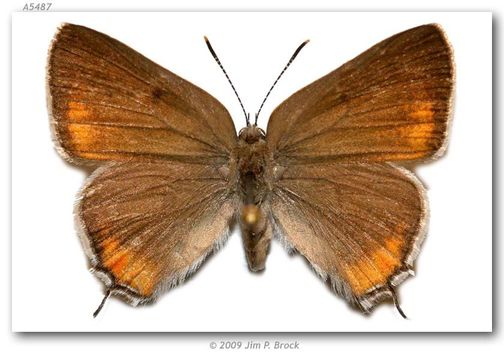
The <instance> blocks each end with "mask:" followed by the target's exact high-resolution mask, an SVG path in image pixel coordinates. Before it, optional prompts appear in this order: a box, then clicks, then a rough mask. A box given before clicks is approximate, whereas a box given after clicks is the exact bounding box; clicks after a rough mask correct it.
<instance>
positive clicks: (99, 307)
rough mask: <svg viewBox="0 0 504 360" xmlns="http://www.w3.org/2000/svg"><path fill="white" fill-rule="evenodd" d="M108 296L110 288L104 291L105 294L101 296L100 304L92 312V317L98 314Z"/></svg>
mask: <svg viewBox="0 0 504 360" xmlns="http://www.w3.org/2000/svg"><path fill="white" fill-rule="evenodd" d="M109 296H110V289H108V290H107V292H106V293H105V296H104V297H103V300H102V301H101V303H100V305H99V306H98V308H97V309H96V310H95V312H94V313H93V317H94V318H95V317H96V316H98V314H99V313H100V311H101V309H102V308H103V305H105V301H107V299H108V298H109Z"/></svg>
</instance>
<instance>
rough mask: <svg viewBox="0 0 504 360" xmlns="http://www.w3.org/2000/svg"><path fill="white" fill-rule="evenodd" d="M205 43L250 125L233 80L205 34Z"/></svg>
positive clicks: (248, 116) (248, 123)
mask: <svg viewBox="0 0 504 360" xmlns="http://www.w3.org/2000/svg"><path fill="white" fill-rule="evenodd" d="M205 43H206V45H207V47H208V50H210V54H212V56H213V58H214V59H215V61H216V62H217V64H219V66H220V68H221V70H222V72H223V73H224V75H225V76H226V79H227V80H228V81H229V84H230V85H231V87H232V88H233V91H234V93H235V95H236V97H237V98H238V101H239V102H240V106H241V108H242V110H243V114H244V115H245V121H247V126H250V114H247V112H246V111H245V107H244V106H243V103H242V101H241V99H240V96H239V95H238V92H237V91H236V89H235V87H234V85H233V82H232V81H231V79H230V78H229V76H228V74H227V72H226V70H224V66H222V63H221V62H220V60H219V57H218V56H217V54H216V53H215V51H214V49H213V47H212V45H211V44H210V40H208V38H207V37H206V36H205Z"/></svg>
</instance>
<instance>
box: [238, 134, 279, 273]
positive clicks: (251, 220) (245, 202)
mask: <svg viewBox="0 0 504 360" xmlns="http://www.w3.org/2000/svg"><path fill="white" fill-rule="evenodd" d="M267 154H268V148H267V144H266V136H265V133H264V131H263V130H262V129H260V128H258V127H257V126H248V127H246V128H243V129H242V130H241V131H240V133H239V136H238V146H237V153H236V155H237V156H236V159H237V170H238V177H239V180H238V187H239V189H238V191H239V193H240V198H241V209H240V215H241V216H240V226H241V229H242V233H243V241H244V247H245V253H246V255H247V261H248V265H249V268H250V270H252V271H259V270H262V269H264V264H265V262H266V256H267V252H268V248H269V243H270V240H271V226H270V224H269V219H268V216H267V215H266V212H267V211H266V209H265V207H266V206H265V199H266V196H267V192H268V189H269V186H268V185H269V184H268V182H269V181H268V178H269V176H268V173H267V171H268V169H270V168H271V167H270V166H269V163H268V162H269V157H268V156H267Z"/></svg>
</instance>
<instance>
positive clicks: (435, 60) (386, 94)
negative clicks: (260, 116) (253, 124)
mask: <svg viewBox="0 0 504 360" xmlns="http://www.w3.org/2000/svg"><path fill="white" fill-rule="evenodd" d="M453 76H454V69H453V64H452V54H451V49H450V46H449V44H448V42H447V40H446V38H445V36H444V34H443V31H442V30H441V29H440V27H439V26H437V25H424V26H420V27H417V28H414V29H411V30H407V31H405V32H402V33H400V34H397V35H394V36H392V37H390V38H388V39H386V40H384V41H382V42H380V43H378V44H377V45H375V46H373V47H372V48H370V49H369V50H367V51H365V52H364V53H362V54H361V55H359V56H357V57H356V58H355V59H353V60H351V61H349V62H348V63H346V64H344V65H343V66H341V67H340V68H338V69H337V70H335V71H333V72H331V73H329V74H328V75H326V76H324V77H322V78H321V79H319V80H317V81H315V82H314V83H312V84H310V85H308V86H307V87H305V88H303V89H301V90H300V91H298V92H297V93H295V94H294V95H292V96H291V97H290V98H288V99H287V100H286V101H285V102H283V103H282V104H281V105H280V106H279V107H278V108H277V109H275V111H274V112H273V114H272V116H271V119H270V121H269V124H268V131H267V140H268V143H269V146H270V148H271V150H272V151H273V153H274V156H275V158H276V160H277V161H278V162H280V163H284V164H288V163H310V162H314V161H346V160H352V161H407V160H419V159H427V158H429V157H432V156H433V155H435V154H440V152H441V151H442V150H443V149H444V143H445V140H446V129H447V122H448V117H449V112H450V105H451V98H452V92H453V91H452V90H453Z"/></svg>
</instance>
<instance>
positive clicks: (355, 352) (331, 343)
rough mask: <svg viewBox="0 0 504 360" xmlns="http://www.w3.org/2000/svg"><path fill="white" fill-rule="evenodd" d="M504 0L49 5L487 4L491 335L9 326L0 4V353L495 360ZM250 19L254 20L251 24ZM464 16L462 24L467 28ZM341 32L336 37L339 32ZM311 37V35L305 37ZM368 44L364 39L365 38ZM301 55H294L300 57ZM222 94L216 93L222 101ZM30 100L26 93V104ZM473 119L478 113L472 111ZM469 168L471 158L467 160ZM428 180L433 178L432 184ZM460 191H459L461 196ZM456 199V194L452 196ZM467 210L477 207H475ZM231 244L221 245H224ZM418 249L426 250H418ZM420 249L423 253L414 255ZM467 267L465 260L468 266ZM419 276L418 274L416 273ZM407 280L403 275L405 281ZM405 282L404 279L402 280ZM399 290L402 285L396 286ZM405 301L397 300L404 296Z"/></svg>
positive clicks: (6, 21)
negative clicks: (236, 343) (490, 37)
mask: <svg viewBox="0 0 504 360" xmlns="http://www.w3.org/2000/svg"><path fill="white" fill-rule="evenodd" d="M503 4H504V3H503V2H502V1H501V0H480V1H478V2H476V3H475V2H473V1H467V0H460V1H457V2H452V1H449V0H448V1H446V0H424V1H422V2H421V3H418V2H404V1H401V0H382V1H380V2H379V4H378V3H377V2H376V1H373V0H354V1H352V2H338V3H335V2H334V1H330V0H329V1H327V0H310V1H308V2H307V1H303V0H290V1H288V2H285V3H283V2H282V1H281V0H278V1H274V0H254V1H250V2H247V1H243V2H239V3H237V2H236V1H233V0H213V1H212V4H211V5H210V4H209V3H208V1H206V0H187V1H185V2H183V3H180V4H171V3H170V4H166V2H165V1H163V0H143V1H142V2H141V3H137V2H120V4H117V3H116V2H114V1H109V0H88V1H86V2H79V1H73V2H62V1H61V2H59V3H58V4H57V5H55V7H54V8H55V10H59V11H61V10H76V11H80V10H90V9H95V10H123V11H124V10H130V11H131V10H146V9H151V10H156V11H167V10H181V9H182V10H183V9H185V10H193V9H200V10H229V9H237V10H255V9H256V10H279V9H285V10H290V11H296V10H297V11H299V10H322V11H328V10H334V11H348V10H356V11H362V10H371V11H384V10H388V11H397V10H400V9H403V10H411V11H421V10H444V11H446V10H463V11H468V10H491V11H493V22H494V25H493V32H494V42H493V45H494V55H493V56H494V64H495V67H494V69H495V72H494V74H493V77H494V90H495V92H494V99H495V100H496V101H495V102H494V119H495V122H494V156H495V157H494V159H495V162H494V164H495V168H494V182H495V184H496V191H495V192H494V194H493V197H494V211H495V212H494V216H495V218H494V219H495V221H494V226H495V227H494V237H495V240H494V260H496V261H494V263H493V268H494V289H493V297H494V305H493V306H494V310H495V311H494V313H493V325H494V327H493V333H491V334H457V333H454V334H444V335H442V334H430V335H429V334H403V335H401V334H381V335H379V334H346V335H345V334H341V333H339V334H312V335H308V334H306V333H305V334H251V333H246V334H230V333H226V334H224V333H220V334H179V335H176V334H160V335H159V334H158V335H156V334H143V335H142V334H131V335H127V334H109V335H107V336H105V335H104V334H96V335H93V334H70V335H65V334H61V333H60V334H48V335H43V334H31V335H27V334H20V333H12V332H11V326H12V313H11V305H12V302H11V296H10V295H11V292H12V289H11V284H12V282H11V275H12V270H11V264H12V259H11V242H10V241H8V240H9V239H10V238H11V235H12V228H11V176H10V175H11V164H12V163H11V153H12V150H11V143H12V141H11V122H10V121H8V119H10V118H11V115H12V114H11V113H12V111H11V98H12V96H11V81H10V80H11V78H12V75H11V74H12V72H11V50H12V47H11V45H12V44H11V32H12V31H11V14H12V12H14V11H20V10H21V8H22V6H23V5H24V2H22V1H21V2H20V1H19V0H7V1H3V2H1V3H0V10H1V12H0V16H1V17H2V20H3V21H2V24H3V26H2V27H0V29H1V30H0V31H1V36H0V46H1V48H2V49H3V51H2V54H3V56H1V57H0V59H1V60H2V69H3V77H2V78H3V79H4V81H3V82H2V83H1V84H2V86H0V92H1V95H2V96H0V101H1V104H0V105H1V106H0V109H2V110H3V118H4V119H5V120H4V121H0V126H1V128H0V134H1V135H0V136H2V141H0V144H1V145H0V146H2V151H1V155H2V156H1V157H0V165H1V168H2V170H3V171H2V173H4V174H5V176H4V177H0V181H1V184H2V185H3V186H2V189H3V193H2V199H6V200H5V201H3V202H2V204H3V206H0V215H1V216H0V220H1V221H2V223H1V224H0V228H1V229H4V233H3V234H4V237H3V238H4V241H0V244H1V245H2V246H3V247H2V248H0V253H1V254H3V256H4V258H3V260H4V261H3V262H2V263H3V269H4V271H3V272H2V275H3V276H0V285H1V286H2V289H4V291H3V294H4V296H1V297H0V305H1V308H2V309H3V310H2V311H0V323H1V324H3V329H2V331H1V332H0V339H1V343H2V356H3V357H6V358H9V359H33V358H37V359H68V358H72V359H88V358H89V357H95V358H112V357H114V358H117V357H120V358H121V359H137V358H138V357H147V356H155V357H157V358H158V357H166V358H181V357H184V358H188V357H190V356H194V357H196V356H198V357H200V358H201V357H204V358H209V359H214V358H215V359H217V358H218V359H235V358H236V357H237V356H239V357H240V358H244V359H251V358H253V359H257V357H258V356H260V357H264V358H273V357H275V358H277V357H279V356H280V357H289V359H305V358H306V357H308V356H316V358H331V359H335V358H336V359H338V358H357V359H364V358H373V359H391V358H398V357H401V358H403V357H407V358H408V359H422V360H424V359H426V358H436V357H441V356H444V357H446V356H449V357H451V358H456V359H462V360H464V359H474V358H485V359H500V358H501V357H502V353H503V352H504V336H503V331H502V321H503V320H504V318H503V314H502V311H501V308H502V275H503V274H502V269H503V268H502V266H501V265H500V262H501V259H502V256H503V255H504V254H503V249H504V248H503V247H502V245H499V242H500V241H501V239H499V235H500V234H502V232H501V227H500V226H499V224H501V223H502V221H503V220H504V219H503V218H502V214H501V212H500V211H499V209H500V206H502V202H503V196H502V191H498V190H499V187H498V181H500V180H499V179H502V175H501V171H500V170H501V169H502V165H503V163H502V146H500V145H499V144H500V142H501V140H500V139H502V137H503V135H504V134H503V127H502V126H499V121H498V118H499V115H500V114H501V111H500V106H499V103H500V102H502V96H501V94H500V91H499V90H500V89H501V87H502V83H503V81H502V80H503V79H502V76H503V75H502V71H499V69H500V66H499V64H498V60H500V61H501V62H502V58H501V51H500V49H501V48H502V14H503ZM251 26H254V25H251ZM471 26H472V24H471V23H468V24H467V27H468V28H470V27H471ZM345 35H346V33H344V34H342V35H341V36H338V38H342V37H344V36H345ZM312 40H313V39H312ZM366 46H368V45H366ZM299 60H300V59H299ZM222 100H223V99H221V101H222ZM29 104H30V100H29V99H28V100H27V105H29ZM475 119H478V117H476V118H475ZM467 166H468V173H469V172H470V167H471V164H468V165H467ZM431 185H432V184H431ZM463 197H464V194H462V195H459V198H460V199H463ZM456 204H457V205H459V204H460V206H463V200H460V201H459V202H457V203H456ZM471 211H473V212H477V211H478V209H472V210H471ZM229 245H230V244H228V246H229ZM424 253H425V249H424ZM423 256H424V255H423V254H422V255H421V257H423ZM468 266H470V265H468ZM418 279H419V278H417V280H418ZM413 282H414V280H412V281H410V284H412V283H413ZM404 286H405V287H406V286H409V285H407V284H405V285H404ZM463 288H464V289H468V288H470V289H472V290H473V291H476V292H477V291H478V288H477V286H476V285H472V284H469V283H468V284H466V286H464V287H463ZM401 292H404V290H401ZM403 302H404V299H403ZM468 312H470V310H468V309H466V310H464V311H463V312H462V313H461V314H460V316H459V318H458V323H463V322H464V318H465V316H466V314H467V313H468ZM229 339H231V340H242V341H247V340H265V339H267V340H274V339H283V340H299V341H300V350H298V351H296V350H293V351H285V352H280V351H251V352H247V351H238V352H237V351H215V350H210V349H209V343H210V342H211V341H213V340H216V341H218V340H229Z"/></svg>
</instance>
